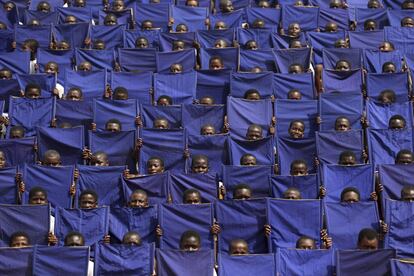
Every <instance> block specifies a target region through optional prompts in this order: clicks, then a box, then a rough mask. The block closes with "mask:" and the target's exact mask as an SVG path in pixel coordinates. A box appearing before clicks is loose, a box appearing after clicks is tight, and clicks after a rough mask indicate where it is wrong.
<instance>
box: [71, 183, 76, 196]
mask: <svg viewBox="0 0 414 276" xmlns="http://www.w3.org/2000/svg"><path fill="white" fill-rule="evenodd" d="M69 194H70V195H71V196H75V194H76V186H75V185H71V186H70V190H69Z"/></svg>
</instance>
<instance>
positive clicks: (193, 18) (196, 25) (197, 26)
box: [171, 6, 208, 32]
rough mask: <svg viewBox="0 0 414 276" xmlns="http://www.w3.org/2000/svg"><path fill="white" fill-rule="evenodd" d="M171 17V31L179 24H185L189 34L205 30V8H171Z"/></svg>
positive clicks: (206, 10) (206, 12) (206, 11)
mask: <svg viewBox="0 0 414 276" xmlns="http://www.w3.org/2000/svg"><path fill="white" fill-rule="evenodd" d="M171 15H172V18H174V24H173V26H172V28H173V30H175V29H176V27H177V25H179V24H185V25H186V26H187V28H188V31H190V32H195V31H197V30H206V29H207V25H206V22H205V21H206V18H207V15H208V9H207V8H204V7H183V6H181V7H180V6H172V7H171Z"/></svg>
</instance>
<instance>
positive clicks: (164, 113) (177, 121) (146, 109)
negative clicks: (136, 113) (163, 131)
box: [140, 105, 182, 128]
mask: <svg viewBox="0 0 414 276" xmlns="http://www.w3.org/2000/svg"><path fill="white" fill-rule="evenodd" d="M140 114H141V119H142V124H143V127H144V128H153V127H154V121H155V120H156V119H158V118H165V119H166V120H167V121H168V123H169V125H170V128H181V125H182V107H181V105H170V106H153V105H141V111H140Z"/></svg>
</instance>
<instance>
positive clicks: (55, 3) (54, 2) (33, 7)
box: [28, 0, 63, 11]
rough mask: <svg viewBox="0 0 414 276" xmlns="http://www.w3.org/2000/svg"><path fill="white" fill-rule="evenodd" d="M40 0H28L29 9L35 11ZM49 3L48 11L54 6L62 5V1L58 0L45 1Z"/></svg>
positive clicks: (54, 7) (52, 9)
mask: <svg viewBox="0 0 414 276" xmlns="http://www.w3.org/2000/svg"><path fill="white" fill-rule="evenodd" d="M40 2H42V1H41V0H33V1H30V4H29V6H28V9H29V10H32V11H35V10H37V6H38V5H39V4H40ZM46 2H47V3H48V4H49V5H50V11H54V10H55V9H56V8H58V7H61V6H63V5H62V4H63V3H62V2H61V1H59V0H48V1H46Z"/></svg>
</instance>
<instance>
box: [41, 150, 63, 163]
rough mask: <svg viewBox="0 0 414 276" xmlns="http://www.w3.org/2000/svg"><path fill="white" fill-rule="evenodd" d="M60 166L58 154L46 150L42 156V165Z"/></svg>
mask: <svg viewBox="0 0 414 276" xmlns="http://www.w3.org/2000/svg"><path fill="white" fill-rule="evenodd" d="M61 164H62V162H61V160H60V154H59V152H57V151H56V150H47V151H46V152H45V154H44V156H43V161H42V165H44V166H50V167H59V166H60V165H61Z"/></svg>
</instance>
